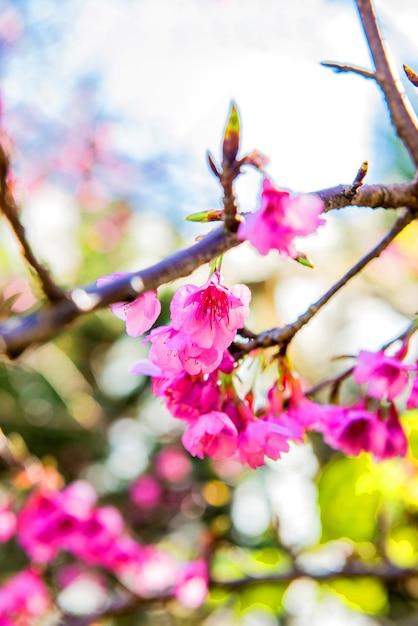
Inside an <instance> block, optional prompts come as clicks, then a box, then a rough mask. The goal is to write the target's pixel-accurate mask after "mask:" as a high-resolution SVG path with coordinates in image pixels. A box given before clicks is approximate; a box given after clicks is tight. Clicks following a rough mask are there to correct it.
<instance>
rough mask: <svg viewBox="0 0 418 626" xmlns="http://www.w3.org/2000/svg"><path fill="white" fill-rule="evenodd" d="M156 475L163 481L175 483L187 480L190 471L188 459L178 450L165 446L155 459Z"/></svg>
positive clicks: (190, 465)
mask: <svg viewBox="0 0 418 626" xmlns="http://www.w3.org/2000/svg"><path fill="white" fill-rule="evenodd" d="M155 464H156V471H157V474H158V475H159V476H160V477H161V478H163V479H164V480H168V481H170V482H173V483H176V482H181V481H182V480H184V479H185V478H187V477H188V476H189V474H190V472H191V470H192V464H191V462H190V458H189V457H188V456H187V455H186V454H185V453H184V451H183V450H181V449H180V448H175V447H174V446H166V447H164V448H163V449H162V450H160V452H158V454H157V456H156V458H155Z"/></svg>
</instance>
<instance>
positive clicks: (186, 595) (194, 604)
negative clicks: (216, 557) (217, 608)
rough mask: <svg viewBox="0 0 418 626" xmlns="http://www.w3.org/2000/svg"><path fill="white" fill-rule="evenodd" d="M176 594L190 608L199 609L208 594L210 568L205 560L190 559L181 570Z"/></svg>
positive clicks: (175, 589)
mask: <svg viewBox="0 0 418 626" xmlns="http://www.w3.org/2000/svg"><path fill="white" fill-rule="evenodd" d="M174 595H175V597H176V598H177V600H178V601H179V602H181V604H183V605H184V606H186V607H187V608H189V609H197V608H198V607H199V606H200V605H201V604H203V602H204V601H205V600H206V598H207V595H208V568H207V565H206V563H205V562H204V561H200V560H199V561H190V562H189V563H186V565H185V566H184V567H183V569H182V570H180V572H179V574H178V578H177V582H176V585H175V587H174Z"/></svg>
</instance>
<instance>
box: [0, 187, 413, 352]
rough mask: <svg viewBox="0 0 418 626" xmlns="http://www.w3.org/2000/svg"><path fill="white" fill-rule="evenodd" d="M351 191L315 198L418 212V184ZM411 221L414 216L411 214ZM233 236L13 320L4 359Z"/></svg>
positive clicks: (334, 204) (226, 245) (213, 252)
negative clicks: (406, 207)
mask: <svg viewBox="0 0 418 626" xmlns="http://www.w3.org/2000/svg"><path fill="white" fill-rule="evenodd" d="M352 187H353V186H352V185H338V186H336V187H332V188H330V189H323V190H321V191H317V192H314V193H316V195H318V196H320V197H321V198H322V199H323V201H324V204H325V211H331V210H333V209H341V208H343V207H347V206H353V205H358V206H365V207H372V208H377V207H379V206H381V207H384V208H399V207H403V206H405V205H407V206H409V207H410V208H412V209H415V210H416V211H418V193H417V188H418V182H417V181H412V182H407V183H403V184H395V185H363V186H362V187H360V188H359V189H357V191H356V194H355V196H354V198H351V197H350V194H351V192H352ZM411 219H413V217H412V213H411ZM240 243H241V242H240V241H239V240H238V239H237V237H236V235H235V234H234V233H227V232H225V229H224V228H218V229H217V230H215V231H213V232H212V233H210V234H209V235H207V236H206V237H204V238H203V239H201V240H200V241H199V242H198V243H196V244H194V245H193V246H191V247H189V248H186V249H185V250H181V251H179V252H176V253H175V254H172V255H170V256H169V257H167V258H166V259H163V260H162V261H160V262H159V263H157V264H156V265H153V266H152V267H149V268H147V269H144V270H141V271H139V272H135V273H132V274H130V275H129V276H127V277H123V278H121V279H120V280H118V281H116V282H114V283H111V284H108V285H105V286H103V287H101V288H97V287H96V286H95V285H90V286H84V287H79V288H76V289H73V291H72V292H71V293H70V294H69V298H68V299H66V300H62V301H59V302H55V303H50V304H48V305H45V306H44V307H42V308H40V309H39V310H38V311H36V312H35V313H32V314H29V315H23V316H20V317H16V318H12V319H9V320H7V321H6V322H4V323H3V324H0V353H4V354H7V355H8V356H9V357H10V358H15V357H17V356H19V355H20V354H21V353H22V352H23V351H24V350H25V349H26V348H28V347H29V346H31V345H34V344H37V343H40V342H43V341H47V340H49V339H51V337H53V336H54V335H56V334H57V333H58V332H60V331H61V330H63V329H64V328H65V327H66V326H67V325H68V324H70V323H71V322H73V321H74V320H75V319H77V318H78V317H81V316H82V315H85V314H88V313H90V312H92V311H96V310H98V309H101V308H104V307H105V306H107V305H109V304H111V303H113V302H128V301H131V300H133V299H134V298H136V297H137V296H138V295H139V294H141V293H143V292H144V291H147V290H149V289H157V288H158V287H160V286H161V285H163V284H165V283H169V282H171V281H173V280H176V279H177V278H181V277H183V276H188V275H189V274H191V273H192V272H193V271H194V270H195V269H196V268H198V267H200V266H201V265H203V264H204V263H208V262H210V261H212V260H213V259H214V258H216V257H217V256H220V255H222V254H224V253H225V252H226V251H227V250H230V249H232V248H234V247H236V246H238V245H239V244H240Z"/></svg>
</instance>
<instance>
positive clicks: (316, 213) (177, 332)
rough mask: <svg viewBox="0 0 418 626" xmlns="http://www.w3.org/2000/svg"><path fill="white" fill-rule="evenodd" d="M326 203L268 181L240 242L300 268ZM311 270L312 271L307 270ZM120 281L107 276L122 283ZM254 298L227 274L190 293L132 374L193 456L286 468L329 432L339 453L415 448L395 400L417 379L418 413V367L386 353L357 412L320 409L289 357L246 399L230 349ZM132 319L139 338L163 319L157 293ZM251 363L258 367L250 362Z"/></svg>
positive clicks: (367, 368)
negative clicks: (299, 244) (284, 457)
mask: <svg viewBox="0 0 418 626" xmlns="http://www.w3.org/2000/svg"><path fill="white" fill-rule="evenodd" d="M322 211H323V204H322V201H321V200H320V199H319V198H318V197H316V196H312V195H300V196H295V197H292V196H291V195H290V194H289V193H288V192H286V191H281V190H279V189H277V188H276V187H275V186H274V185H273V183H272V182H271V181H270V180H269V179H268V178H264V181H263V185H262V192H261V199H260V207H259V209H258V210H257V211H255V212H254V213H251V214H249V215H246V216H245V218H243V219H242V221H241V222H240V224H239V227H238V237H239V238H241V239H243V240H248V241H249V242H250V243H252V244H253V245H254V246H255V248H256V249H257V250H258V251H259V252H260V253H261V254H267V253H268V252H269V251H270V250H273V249H274V250H277V251H278V252H279V253H280V254H281V255H282V256H287V257H290V258H293V259H296V260H298V261H301V262H307V259H306V257H305V255H304V254H303V253H300V252H298V251H297V248H296V246H295V238H297V237H301V236H306V235H309V234H312V233H314V232H315V231H316V230H317V228H318V227H319V226H321V225H322V224H323V223H324V220H323V218H322V217H320V214H321V212H322ZM307 264H309V262H307ZM117 276H118V275H113V276H110V277H104V278H102V279H100V280H101V281H102V282H103V281H109V280H114V279H115V278H116V277H117ZM250 300H251V293H250V290H249V289H248V287H246V286H245V285H242V284H239V285H234V286H232V287H231V288H228V287H227V286H226V285H225V284H224V282H223V278H222V276H221V273H220V271H219V270H216V271H214V272H213V273H212V275H211V276H210V278H209V280H208V281H207V282H206V283H205V284H204V285H202V286H201V287H199V286H197V285H193V284H186V285H184V286H182V287H180V288H179V289H178V290H177V291H176V293H175V294H174V296H173V299H172V301H171V305H170V314H171V321H170V324H169V325H167V326H159V327H156V328H154V329H153V330H151V332H150V334H149V335H148V337H147V338H146V339H145V341H149V342H151V348H150V351H149V359H148V360H142V361H140V362H139V363H137V364H136V365H134V366H133V367H132V369H131V371H132V372H133V373H135V374H145V375H149V376H151V378H152V391H153V393H154V394H155V395H156V396H158V397H161V398H162V399H163V400H164V402H165V404H166V406H167V408H168V410H169V411H170V413H171V414H172V415H173V416H174V417H175V418H178V419H181V420H183V421H184V422H185V425H186V427H185V430H184V433H183V436H182V441H183V445H184V447H185V448H186V450H188V451H189V453H190V454H191V455H193V456H197V457H199V458H203V457H204V456H205V455H207V456H209V457H212V458H224V457H231V456H237V457H238V458H239V460H240V461H241V463H243V464H245V463H247V464H248V465H249V466H250V467H252V468H256V467H259V466H261V465H263V464H264V463H265V459H266V458H270V459H273V460H277V459H278V458H280V455H281V454H282V453H283V452H286V451H288V450H289V445H290V442H291V441H302V440H303V437H304V434H305V432H306V430H312V431H316V432H320V433H322V435H323V437H324V439H325V441H326V442H327V443H328V444H329V445H330V446H331V447H333V448H335V449H337V450H341V451H343V452H344V453H346V454H351V455H357V454H359V453H360V452H361V451H367V452H370V453H372V454H373V455H374V457H375V458H376V459H378V460H383V459H386V458H390V457H393V456H404V455H405V454H406V451H407V440H406V436H405V433H404V431H403V428H402V426H401V423H400V420H399V412H398V409H397V407H396V405H395V403H394V402H393V400H394V399H395V398H396V397H397V396H398V395H399V394H401V393H402V392H403V391H404V390H405V388H406V387H407V385H408V384H410V383H409V380H410V379H411V380H412V383H411V389H410V393H409V396H408V399H407V402H406V405H407V408H413V407H416V406H417V404H418V403H417V399H418V383H417V377H416V372H417V366H416V365H406V364H404V363H403V361H402V359H403V358H404V357H405V355H406V351H407V345H406V344H405V346H404V348H403V351H401V352H399V353H398V355H397V356H393V357H390V356H387V355H386V354H385V353H384V352H378V353H370V352H365V351H363V352H361V353H360V354H359V356H358V359H357V363H356V366H355V368H354V371H353V376H354V380H355V382H356V383H357V384H359V385H367V393H366V394H364V393H363V391H362V389H361V388H359V394H358V396H359V399H358V400H357V402H356V403H355V404H354V405H352V406H342V405H336V404H318V403H315V402H313V401H311V400H309V399H308V398H307V397H306V396H305V395H304V393H303V391H302V385H301V382H300V381H299V379H298V376H297V375H296V374H295V373H294V372H293V371H292V368H291V366H290V364H289V362H288V360H287V359H286V357H283V356H280V357H279V356H276V357H274V359H273V361H275V362H276V364H277V365H278V376H277V379H276V381H275V382H274V384H273V385H272V386H271V387H270V388H269V389H268V390H267V391H266V393H265V394H264V398H262V399H261V400H260V399H259V398H257V399H256V400H255V399H254V391H253V390H250V391H249V392H247V393H246V394H244V396H242V395H240V394H239V392H238V391H237V384H236V382H237V380H238V379H239V368H240V363H235V361H234V359H233V358H232V354H233V351H232V352H230V351H229V350H228V348H230V347H231V344H232V343H233V342H234V340H235V338H236V335H237V333H239V331H240V330H241V329H243V328H244V323H245V320H246V318H247V317H248V315H249V312H250V311H249V305H250ZM112 310H113V312H114V313H115V315H117V316H118V317H120V318H122V319H125V321H126V328H127V332H128V334H130V335H135V336H137V335H140V334H142V333H143V332H145V331H146V330H149V329H150V328H151V327H152V325H153V323H154V322H155V321H156V319H157V318H158V315H159V313H160V305H159V302H158V298H157V293H156V292H148V293H145V294H143V295H141V296H140V297H139V298H138V299H137V300H135V301H134V302H133V303H131V304H127V303H118V304H116V305H112ZM246 358H253V355H249V356H248V357H246Z"/></svg>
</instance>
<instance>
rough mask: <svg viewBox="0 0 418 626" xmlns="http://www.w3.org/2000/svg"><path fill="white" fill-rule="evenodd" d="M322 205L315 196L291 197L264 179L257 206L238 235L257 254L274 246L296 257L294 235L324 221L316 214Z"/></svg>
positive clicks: (311, 231) (265, 251)
mask: <svg viewBox="0 0 418 626" xmlns="http://www.w3.org/2000/svg"><path fill="white" fill-rule="evenodd" d="M323 208H324V205H323V202H322V200H321V199H320V198H319V197H318V196H314V195H298V196H295V197H291V196H290V194H289V193H288V192H287V191H281V190H279V189H276V188H275V187H274V185H273V184H272V183H271V181H270V180H269V179H268V178H264V181H263V188H262V193H261V202H260V208H259V209H258V210H257V211H255V212H254V213H250V214H249V215H246V216H245V221H244V222H243V223H242V224H240V226H239V228H238V237H239V238H240V239H242V240H248V241H250V242H251V243H252V245H253V246H254V247H255V248H256V249H257V250H258V252H260V254H267V253H268V252H269V251H270V250H273V249H275V250H278V251H279V252H280V253H281V254H282V255H283V256H289V257H292V258H296V257H297V256H298V252H297V250H296V248H295V244H294V239H295V237H301V236H306V235H310V234H312V233H314V232H315V231H316V230H317V228H318V227H319V226H322V225H323V224H324V223H325V221H324V220H323V219H321V218H320V217H319V215H320V213H322V211H323Z"/></svg>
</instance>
